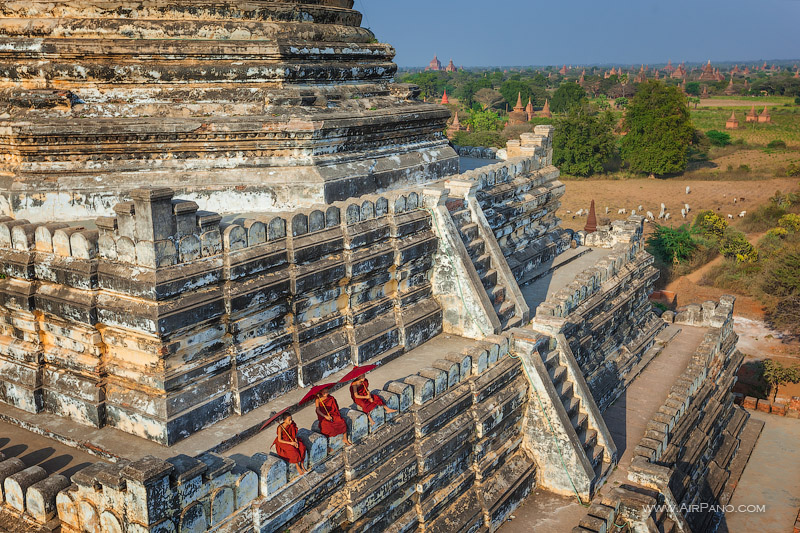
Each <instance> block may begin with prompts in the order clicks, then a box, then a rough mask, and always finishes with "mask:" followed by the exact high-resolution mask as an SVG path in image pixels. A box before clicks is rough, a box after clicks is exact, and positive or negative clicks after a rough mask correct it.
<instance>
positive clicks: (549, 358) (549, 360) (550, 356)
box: [542, 350, 561, 370]
mask: <svg viewBox="0 0 800 533" xmlns="http://www.w3.org/2000/svg"><path fill="white" fill-rule="evenodd" d="M542 359H543V360H544V366H546V367H547V369H548V370H550V369H551V368H553V367H556V366H559V365H560V364H561V360H560V358H559V356H558V352H556V351H555V350H553V351H552V352H548V353H547V354H545V356H544V357H542Z"/></svg>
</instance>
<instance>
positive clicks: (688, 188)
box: [686, 185, 692, 194]
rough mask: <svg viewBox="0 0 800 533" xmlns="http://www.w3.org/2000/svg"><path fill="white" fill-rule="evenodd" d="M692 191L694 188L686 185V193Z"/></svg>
mask: <svg viewBox="0 0 800 533" xmlns="http://www.w3.org/2000/svg"><path fill="white" fill-rule="evenodd" d="M690 192H692V188H691V187H689V186H688V185H687V186H686V194H689V193H690Z"/></svg>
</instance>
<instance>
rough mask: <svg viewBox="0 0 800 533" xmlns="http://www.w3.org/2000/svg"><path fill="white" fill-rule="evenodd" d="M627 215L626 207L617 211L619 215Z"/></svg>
mask: <svg viewBox="0 0 800 533" xmlns="http://www.w3.org/2000/svg"><path fill="white" fill-rule="evenodd" d="M625 213H626V210H625V208H624V207H623V208H622V209H620V210H619V211H617V214H618V215H624V214H625Z"/></svg>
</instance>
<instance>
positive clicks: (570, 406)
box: [562, 396, 581, 420]
mask: <svg viewBox="0 0 800 533" xmlns="http://www.w3.org/2000/svg"><path fill="white" fill-rule="evenodd" d="M562 403H563V404H564V410H566V411H567V416H568V417H569V418H570V420H572V418H573V417H575V416H576V415H577V414H578V413H579V412H580V409H581V401H580V400H579V399H578V398H575V397H574V396H573V397H572V398H569V399H568V400H567V401H565V402H562Z"/></svg>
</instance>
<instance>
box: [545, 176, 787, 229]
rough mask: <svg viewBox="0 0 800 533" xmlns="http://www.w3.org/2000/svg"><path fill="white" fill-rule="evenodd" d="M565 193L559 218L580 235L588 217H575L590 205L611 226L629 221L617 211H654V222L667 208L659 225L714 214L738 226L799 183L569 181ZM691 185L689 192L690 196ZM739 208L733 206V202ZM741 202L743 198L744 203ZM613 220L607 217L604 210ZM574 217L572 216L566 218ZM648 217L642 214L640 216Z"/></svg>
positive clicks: (756, 181) (774, 179)
mask: <svg viewBox="0 0 800 533" xmlns="http://www.w3.org/2000/svg"><path fill="white" fill-rule="evenodd" d="M565 183H566V185H567V192H566V194H565V195H564V197H563V199H562V202H561V203H562V206H561V209H560V210H559V211H558V216H559V217H561V219H562V221H563V226H564V227H567V228H570V229H574V230H578V229H583V226H584V225H585V224H586V216H582V217H575V218H573V216H574V214H575V213H576V212H577V211H578V210H580V209H588V208H589V204H590V203H591V201H592V200H594V201H595V206H596V209H597V216H598V217H604V216H608V217H609V218H610V219H611V220H617V219H623V218H626V217H627V215H622V214H618V210H619V209H621V208H625V209H626V210H627V211H628V214H630V211H631V210H632V209H636V210H638V209H639V205H641V206H642V208H643V211H644V212H647V211H651V212H652V213H653V214H654V215H655V216H658V212H659V211H660V209H661V203H662V202H663V203H664V204H665V205H666V207H667V212H668V213H670V220H668V221H666V222H665V221H663V220H662V221H659V222H661V223H666V224H670V225H680V224H682V223H683V222H689V221H690V218H691V216H692V215H693V214H695V213H697V212H699V211H702V210H705V209H711V210H713V211H714V212H716V213H719V214H720V215H722V216H724V217H726V218H727V215H729V214H730V215H733V217H734V220H733V225H734V226H736V224H737V223H738V222H739V220H740V219H739V218H738V216H737V215H738V214H739V213H740V212H741V211H747V210H753V209H755V208H756V207H757V206H759V205H761V204H764V203H766V202H767V201H768V200H769V198H770V197H771V196H772V195H773V194H775V191H776V190H782V191H789V190H794V189H796V188H797V183H798V178H769V179H760V180H724V179H720V180H715V181H698V180H691V179H684V178H670V179H663V180H662V179H627V180H605V179H587V180H568V181H566V182H565ZM687 185H688V186H689V187H691V192H690V193H689V194H686V187H687ZM734 198H736V199H737V202H736V203H735V204H734V203H733V199H734ZM742 198H744V199H743V200H742ZM684 203H687V204H689V207H690V208H691V211H690V216H689V217H687V219H686V220H683V219H682V218H681V208H682V207H683V204H684ZM606 207H608V208H609V214H608V215H606V214H605V208H606ZM567 211H571V213H567ZM642 214H644V213H642Z"/></svg>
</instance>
